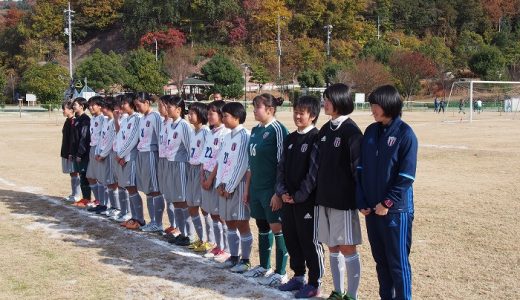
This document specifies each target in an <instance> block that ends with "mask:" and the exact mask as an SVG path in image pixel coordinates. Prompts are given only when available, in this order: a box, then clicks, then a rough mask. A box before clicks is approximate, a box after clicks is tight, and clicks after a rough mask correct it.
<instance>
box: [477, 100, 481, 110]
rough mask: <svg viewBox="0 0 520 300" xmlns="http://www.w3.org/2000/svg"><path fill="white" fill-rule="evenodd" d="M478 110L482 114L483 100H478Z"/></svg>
mask: <svg viewBox="0 0 520 300" xmlns="http://www.w3.org/2000/svg"><path fill="white" fill-rule="evenodd" d="M477 112H478V113H479V114H480V113H481V112H482V100H480V99H479V100H477Z"/></svg>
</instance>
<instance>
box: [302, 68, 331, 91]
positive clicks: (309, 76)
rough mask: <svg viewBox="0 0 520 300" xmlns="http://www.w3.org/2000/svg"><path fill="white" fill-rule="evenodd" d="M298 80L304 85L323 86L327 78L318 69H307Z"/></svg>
mask: <svg viewBox="0 0 520 300" xmlns="http://www.w3.org/2000/svg"><path fill="white" fill-rule="evenodd" d="M298 82H299V83H300V85H301V86H302V87H323V86H324V85H325V79H324V78H323V74H321V73H320V72H318V71H316V70H305V71H303V72H301V73H300V75H298Z"/></svg>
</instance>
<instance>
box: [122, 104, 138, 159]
mask: <svg viewBox="0 0 520 300" xmlns="http://www.w3.org/2000/svg"><path fill="white" fill-rule="evenodd" d="M139 121H140V116H139V114H138V113H133V114H132V115H130V116H128V117H127V118H125V119H123V120H122V121H121V128H120V129H119V131H120V132H121V142H120V145H121V148H119V150H118V151H117V156H119V157H122V158H124V159H125V161H130V153H131V152H132V150H133V149H134V148H136V146H137V143H138V142H139Z"/></svg>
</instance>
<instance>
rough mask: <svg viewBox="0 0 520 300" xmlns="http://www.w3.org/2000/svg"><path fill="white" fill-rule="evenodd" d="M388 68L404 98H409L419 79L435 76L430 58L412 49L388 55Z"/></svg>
mask: <svg viewBox="0 0 520 300" xmlns="http://www.w3.org/2000/svg"><path fill="white" fill-rule="evenodd" d="M389 64H390V68H391V70H392V74H393V75H394V78H395V79H396V80H397V82H396V83H397V85H398V87H399V88H400V89H401V91H402V94H403V95H404V96H405V98H406V100H407V101H408V100H409V99H410V96H411V95H413V94H414V93H415V92H416V91H417V89H418V87H419V80H420V79H424V78H429V77H432V76H435V74H436V73H437V70H436V68H435V64H434V63H433V62H432V61H431V59H429V58H427V57H426V56H424V55H423V54H421V53H419V52H414V51H398V52H395V53H394V54H393V55H392V57H390V61H389Z"/></svg>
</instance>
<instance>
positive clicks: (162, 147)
mask: <svg viewBox="0 0 520 300" xmlns="http://www.w3.org/2000/svg"><path fill="white" fill-rule="evenodd" d="M168 97H170V96H168V95H165V96H162V97H161V98H160V99H159V102H158V111H159V114H160V115H161V118H162V123H161V131H160V133H159V161H158V163H157V181H159V190H160V191H161V193H162V194H163V197H164V190H165V189H166V187H167V186H168V185H169V182H168V180H167V178H168V176H167V175H168V158H167V156H168V151H167V150H168V131H169V130H170V127H171V124H172V122H173V121H172V118H170V117H169V116H168V108H167V106H166V102H165V101H166V99H168ZM164 200H166V212H167V214H168V221H169V222H170V226H169V227H168V228H166V229H164V233H166V235H167V236H172V235H174V236H176V235H179V234H180V231H179V229H177V228H176V227H175V214H174V208H173V202H172V201H171V200H168V199H166V198H165V197H164ZM155 222H156V223H162V215H161V216H155Z"/></svg>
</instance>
